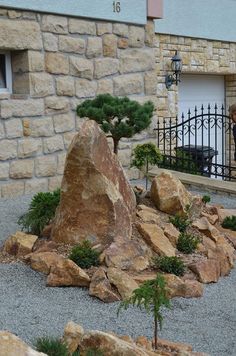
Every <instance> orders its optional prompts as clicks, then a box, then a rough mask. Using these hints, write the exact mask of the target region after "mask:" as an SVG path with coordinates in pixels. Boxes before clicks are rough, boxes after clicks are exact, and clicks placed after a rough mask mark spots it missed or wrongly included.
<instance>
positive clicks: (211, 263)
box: [189, 259, 221, 283]
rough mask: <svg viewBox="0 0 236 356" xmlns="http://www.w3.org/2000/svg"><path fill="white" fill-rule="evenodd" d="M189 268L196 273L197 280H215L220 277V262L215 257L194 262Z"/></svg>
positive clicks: (205, 281)
mask: <svg viewBox="0 0 236 356" xmlns="http://www.w3.org/2000/svg"><path fill="white" fill-rule="evenodd" d="M189 268H190V269H191V270H192V271H193V272H194V273H195V274H196V275H197V277H198V280H199V282H201V283H211V282H217V281H218V279H219V278H220V272H221V271H220V263H219V261H217V260H215V259H208V260H205V261H200V262H195V263H193V264H191V265H189Z"/></svg>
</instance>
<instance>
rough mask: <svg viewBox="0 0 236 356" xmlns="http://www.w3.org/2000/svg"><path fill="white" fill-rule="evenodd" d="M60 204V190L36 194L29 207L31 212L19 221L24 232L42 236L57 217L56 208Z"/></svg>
mask: <svg viewBox="0 0 236 356" xmlns="http://www.w3.org/2000/svg"><path fill="white" fill-rule="evenodd" d="M59 202H60V189H57V190H55V191H54V192H52V193H50V192H46V193H43V192H40V193H38V194H36V195H35V196H34V197H33V199H32V201H31V203H30V206H29V210H28V211H27V212H26V213H25V214H23V215H22V216H21V217H20V218H19V219H18V222H17V223H18V224H19V225H22V230H26V231H27V232H29V233H31V234H35V235H40V234H41V233H42V231H43V229H44V227H45V226H46V225H47V224H49V223H50V222H51V220H52V219H53V218H54V216H55V212H56V208H57V206H58V204H59Z"/></svg>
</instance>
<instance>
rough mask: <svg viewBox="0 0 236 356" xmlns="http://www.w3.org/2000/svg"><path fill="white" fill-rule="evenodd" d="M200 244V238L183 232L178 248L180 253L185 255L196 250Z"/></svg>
mask: <svg viewBox="0 0 236 356" xmlns="http://www.w3.org/2000/svg"><path fill="white" fill-rule="evenodd" d="M199 242H200V239H199V237H197V236H194V235H191V234H186V233H184V232H182V233H181V234H180V235H179V238H178V242H177V245H176V247H177V249H178V250H179V251H181V252H183V253H185V254H190V253H193V252H194V251H195V250H196V248H197V245H198V244H199Z"/></svg>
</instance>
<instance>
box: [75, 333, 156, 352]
mask: <svg viewBox="0 0 236 356" xmlns="http://www.w3.org/2000/svg"><path fill="white" fill-rule="evenodd" d="M97 347H99V350H100V351H101V352H103V353H104V355H107V356H109V355H113V356H121V355H122V356H148V355H149V354H148V353H147V351H146V350H144V349H142V348H140V347H138V346H136V345H134V344H131V343H129V342H126V341H124V340H121V339H120V338H118V337H117V336H114V335H111V334H108V333H104V332H102V331H97V330H94V331H89V332H87V333H85V335H84V336H83V338H82V340H81V343H80V353H81V356H85V355H86V349H88V348H97ZM153 355H156V354H154V353H153ZM157 356H158V354H157Z"/></svg>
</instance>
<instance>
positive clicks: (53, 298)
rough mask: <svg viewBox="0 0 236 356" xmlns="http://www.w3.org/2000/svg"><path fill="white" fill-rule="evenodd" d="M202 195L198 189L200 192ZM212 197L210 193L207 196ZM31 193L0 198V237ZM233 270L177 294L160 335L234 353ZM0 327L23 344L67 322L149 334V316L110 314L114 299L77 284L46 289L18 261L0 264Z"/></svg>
mask: <svg viewBox="0 0 236 356" xmlns="http://www.w3.org/2000/svg"><path fill="white" fill-rule="evenodd" d="M201 194H202V195H203V194H204V192H201ZM211 196H212V194H211ZM30 200H31V197H30V196H28V197H21V198H16V199H8V200H5V199H0V216H1V218H0V241H2V242H3V241H4V240H5V239H6V237H7V236H8V235H9V234H10V233H12V232H14V231H15V230H16V229H17V228H18V227H17V223H16V222H17V219H18V217H19V216H20V215H21V214H22V213H23V212H24V211H26V210H27V207H28V204H29V202H30ZM214 202H216V203H221V204H224V205H225V206H227V207H228V208H234V207H235V205H234V199H231V198H227V197H222V196H217V195H214ZM235 286H236V270H233V271H232V272H231V274H230V276H229V277H226V278H221V279H220V281H219V282H218V283H217V284H211V285H208V286H206V287H205V292H204V296H203V297H202V298H200V299H183V298H177V299H174V300H172V310H165V311H164V316H165V319H164V326H163V330H162V332H161V333H160V335H161V337H164V338H168V339H170V340H173V341H180V342H186V343H190V344H192V345H193V347H194V350H196V351H203V352H208V353H209V354H210V355H212V356H235V355H236V338H235V334H236V290H235ZM0 290H1V293H0V330H1V329H7V330H9V331H11V332H13V333H15V334H17V335H18V336H19V337H21V338H22V339H23V340H25V341H26V342H28V343H32V342H33V340H34V339H35V338H36V337H39V336H45V335H53V336H60V335H62V333H63V329H64V326H65V324H66V323H67V322H68V321H69V320H73V321H75V322H77V323H80V324H81V325H83V326H84V328H86V329H100V330H104V331H108V330H112V331H114V332H116V333H118V334H129V335H131V336H132V337H136V336H138V335H146V336H147V337H152V332H153V331H152V330H153V329H152V319H151V317H150V316H147V315H146V314H145V313H144V312H142V311H139V310H138V309H136V308H130V309H129V310H128V311H127V312H123V313H122V314H121V315H120V316H119V318H117V316H116V311H117V307H118V303H113V304H104V303H102V302H100V301H99V300H97V299H95V298H91V297H89V295H88V291H87V290H86V289H83V288H47V287H45V276H44V275H42V274H40V273H37V272H34V271H33V270H31V269H30V268H29V267H27V266H25V265H23V264H20V263H18V264H10V265H6V264H5V265H4V264H0Z"/></svg>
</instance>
